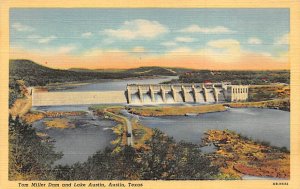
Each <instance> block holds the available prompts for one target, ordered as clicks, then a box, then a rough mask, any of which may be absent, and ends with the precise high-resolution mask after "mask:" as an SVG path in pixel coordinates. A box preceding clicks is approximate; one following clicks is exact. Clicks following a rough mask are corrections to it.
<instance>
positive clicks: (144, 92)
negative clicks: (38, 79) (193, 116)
mask: <svg viewBox="0 0 300 189" xmlns="http://www.w3.org/2000/svg"><path fill="white" fill-rule="evenodd" d="M247 99H248V86H244V85H230V84H229V83H210V84H203V83H201V84H154V85H153V84H151V85H150V84H141V85H137V84H129V85H127V87H126V89H125V90H124V91H84V92H48V91H38V90H33V91H32V106H60V105H89V104H132V105H143V104H145V105H146V104H173V103H199V104H202V103H203V104H204V103H218V102H225V101H228V102H231V101H246V100H247Z"/></svg>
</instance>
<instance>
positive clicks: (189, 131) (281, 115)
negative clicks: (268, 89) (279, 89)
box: [140, 108, 290, 149]
mask: <svg viewBox="0 0 300 189" xmlns="http://www.w3.org/2000/svg"><path fill="white" fill-rule="evenodd" d="M140 121H141V123H142V124H144V125H146V126H148V127H151V128H158V129H160V130H162V131H163V132H165V133H166V134H168V135H169V136H173V137H174V138H175V139H176V140H178V141H179V140H185V141H187V142H192V143H196V144H200V143H201V138H202V137H203V136H204V133H205V131H207V130H209V129H218V130H224V129H229V130H232V131H235V132H237V133H240V134H242V135H245V136H247V137H251V138H252V139H255V140H260V141H267V142H270V143H271V145H274V146H278V147H283V146H285V147H287V148H288V149H289V148H290V127H289V123H290V113H289V112H286V111H280V110H271V109H258V108H241V109H229V110H228V111H225V112H215V113H208V114H201V115H199V116H165V117H140Z"/></svg>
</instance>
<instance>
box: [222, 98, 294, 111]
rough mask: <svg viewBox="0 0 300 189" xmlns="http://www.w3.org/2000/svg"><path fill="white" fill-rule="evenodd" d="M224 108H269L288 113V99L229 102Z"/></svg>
mask: <svg viewBox="0 0 300 189" xmlns="http://www.w3.org/2000/svg"><path fill="white" fill-rule="evenodd" d="M224 105H225V106H229V107H231V108H270V109H278V110H284V111H290V99H289V98H288V99H274V100H266V101H259V102H231V103H225V104H224Z"/></svg>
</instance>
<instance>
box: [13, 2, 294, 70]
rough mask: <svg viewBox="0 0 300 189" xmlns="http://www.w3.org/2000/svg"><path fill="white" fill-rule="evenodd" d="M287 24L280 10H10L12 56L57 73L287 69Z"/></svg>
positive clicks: (284, 12)
mask: <svg viewBox="0 0 300 189" xmlns="http://www.w3.org/2000/svg"><path fill="white" fill-rule="evenodd" d="M178 15H180V16H178ZM289 19H290V18H289V9H284V8H280V9H273V8H264V9H261V8H259V9H230V8H222V9H213V8H212V9H210V8H198V9H197V8H185V9H172V8H164V9H156V8H137V9H117V8H116V9H111V8H105V9H96V8H95V9H88V8H84V9H76V8H74V9H56V8H42V9H41V8H34V9H32V8H12V9H11V10H10V58H11V59H29V60H32V61H34V62H37V63H39V64H41V65H47V66H49V67H52V68H59V69H69V68H81V69H131V68H138V67H151V66H159V67H170V68H172V67H173V68H174V67H176V68H178V67H182V68H187V69H197V70H290V63H289V32H290V25H289V23H290V20H289ZM274 23H276V24H274Z"/></svg>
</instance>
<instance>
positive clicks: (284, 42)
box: [274, 33, 289, 45]
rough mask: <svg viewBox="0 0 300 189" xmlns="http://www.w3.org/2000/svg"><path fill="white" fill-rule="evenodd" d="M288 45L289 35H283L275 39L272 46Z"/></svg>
mask: <svg viewBox="0 0 300 189" xmlns="http://www.w3.org/2000/svg"><path fill="white" fill-rule="evenodd" d="M288 44H289V34H288V33H287V34H284V35H282V36H281V37H279V38H277V39H275V41H274V45H288Z"/></svg>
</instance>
